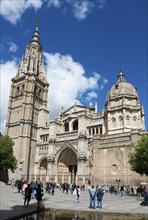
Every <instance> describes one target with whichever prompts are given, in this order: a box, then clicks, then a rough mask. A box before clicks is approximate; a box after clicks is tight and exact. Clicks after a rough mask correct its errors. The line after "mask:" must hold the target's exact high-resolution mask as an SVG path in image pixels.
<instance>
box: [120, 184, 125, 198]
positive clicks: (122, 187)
mask: <svg viewBox="0 0 148 220" xmlns="http://www.w3.org/2000/svg"><path fill="white" fill-rule="evenodd" d="M120 195H121V198H124V186H121V188H120Z"/></svg>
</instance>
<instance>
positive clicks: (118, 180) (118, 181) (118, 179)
mask: <svg viewBox="0 0 148 220" xmlns="http://www.w3.org/2000/svg"><path fill="white" fill-rule="evenodd" d="M116 182H117V183H118V193H119V184H120V182H121V180H120V178H119V177H117V178H116Z"/></svg>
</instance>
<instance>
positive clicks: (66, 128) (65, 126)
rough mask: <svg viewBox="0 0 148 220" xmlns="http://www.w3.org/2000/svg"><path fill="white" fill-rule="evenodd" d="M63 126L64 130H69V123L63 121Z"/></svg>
mask: <svg viewBox="0 0 148 220" xmlns="http://www.w3.org/2000/svg"><path fill="white" fill-rule="evenodd" d="M64 128H65V132H68V131H69V124H68V122H65V124H64Z"/></svg>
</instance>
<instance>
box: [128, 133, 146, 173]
mask: <svg viewBox="0 0 148 220" xmlns="http://www.w3.org/2000/svg"><path fill="white" fill-rule="evenodd" d="M128 157H129V160H128V162H129V163H130V165H131V170H133V171H135V172H137V173H139V174H141V175H144V174H145V175H146V176H148V134H145V135H143V136H142V137H141V139H140V140H139V141H138V142H137V144H135V146H134V151H133V152H130V153H129V155H128Z"/></svg>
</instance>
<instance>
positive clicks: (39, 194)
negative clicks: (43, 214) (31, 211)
mask: <svg viewBox="0 0 148 220" xmlns="http://www.w3.org/2000/svg"><path fill="white" fill-rule="evenodd" d="M43 194H44V191H43V189H42V187H41V184H38V187H37V189H36V200H37V209H40V208H41V200H42V196H43Z"/></svg>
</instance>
